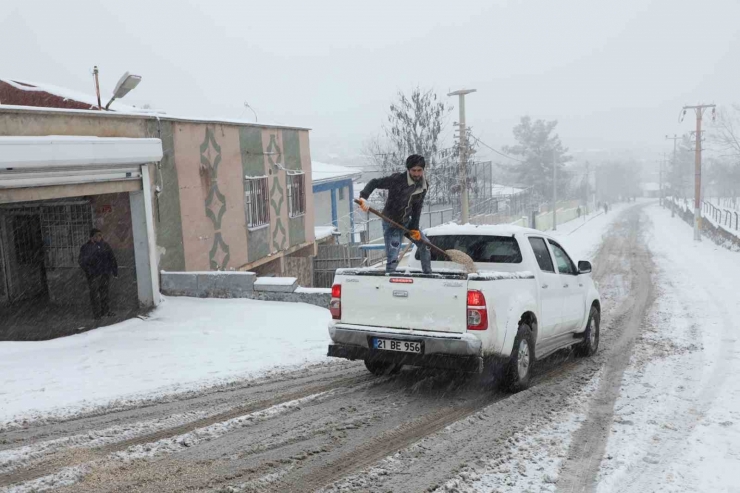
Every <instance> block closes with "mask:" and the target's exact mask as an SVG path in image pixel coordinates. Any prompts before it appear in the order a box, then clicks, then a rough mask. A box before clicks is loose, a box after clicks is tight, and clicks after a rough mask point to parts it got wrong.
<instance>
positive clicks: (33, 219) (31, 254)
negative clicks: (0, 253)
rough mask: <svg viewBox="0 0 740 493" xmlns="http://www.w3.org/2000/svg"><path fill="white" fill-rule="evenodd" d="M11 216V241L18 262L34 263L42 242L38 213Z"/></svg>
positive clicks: (37, 258)
mask: <svg viewBox="0 0 740 493" xmlns="http://www.w3.org/2000/svg"><path fill="white" fill-rule="evenodd" d="M12 217H13V243H14V246H15V258H16V260H17V261H18V263H19V264H35V263H37V262H38V260H39V252H40V251H41V250H42V248H43V246H44V244H43V241H42V239H41V222H40V220H39V216H38V215H29V214H23V215H18V216H12Z"/></svg>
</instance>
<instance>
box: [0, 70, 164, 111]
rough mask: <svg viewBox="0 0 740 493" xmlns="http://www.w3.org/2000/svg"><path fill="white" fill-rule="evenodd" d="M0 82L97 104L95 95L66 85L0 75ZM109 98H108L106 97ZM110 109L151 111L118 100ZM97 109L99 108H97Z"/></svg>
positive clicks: (84, 102) (27, 89)
mask: <svg viewBox="0 0 740 493" xmlns="http://www.w3.org/2000/svg"><path fill="white" fill-rule="evenodd" d="M0 81H1V82H5V83H6V84H8V85H9V86H12V87H13V88H14V89H17V90H19V91H24V92H46V93H49V94H53V95H54V96H59V97H60V98H63V99H70V100H72V101H77V102H79V103H83V104H88V105H90V109H95V108H97V106H98V100H97V97H96V96H93V95H91V94H86V93H84V92H79V91H74V90H72V89H67V88H66V87H59V86H55V85H52V84H46V83H39V82H31V81H26V80H19V79H7V78H4V77H0ZM103 99H104V97H103V96H102V95H101V103H102V104H103V105H105V104H106V103H107V102H108V100H104V101H103ZM108 99H110V98H108ZM110 109H111V110H113V111H125V112H130V113H137V112H139V113H140V112H142V111H143V112H148V113H152V112H153V110H147V109H142V108H136V107H134V106H129V105H127V104H125V103H121V102H120V101H113V103H111V105H110ZM98 111H99V110H98Z"/></svg>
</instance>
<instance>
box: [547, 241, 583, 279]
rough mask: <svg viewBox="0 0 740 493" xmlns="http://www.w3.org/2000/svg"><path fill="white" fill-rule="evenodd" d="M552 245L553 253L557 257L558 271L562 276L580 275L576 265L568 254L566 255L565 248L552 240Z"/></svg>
mask: <svg viewBox="0 0 740 493" xmlns="http://www.w3.org/2000/svg"><path fill="white" fill-rule="evenodd" d="M550 245H551V246H552V253H553V254H554V255H555V262H556V263H557V264H558V271H559V272H560V273H561V274H570V275H573V276H575V275H576V274H578V270H577V269H576V266H575V264H574V263H573V261H572V260H571V259H570V257H568V254H567V253H565V250H563V247H561V246H560V245H558V244H557V243H555V242H554V241H552V240H550Z"/></svg>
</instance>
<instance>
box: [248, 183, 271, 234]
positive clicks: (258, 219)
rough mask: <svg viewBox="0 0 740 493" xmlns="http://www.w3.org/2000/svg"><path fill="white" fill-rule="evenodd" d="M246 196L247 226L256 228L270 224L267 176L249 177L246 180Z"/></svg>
mask: <svg viewBox="0 0 740 493" xmlns="http://www.w3.org/2000/svg"><path fill="white" fill-rule="evenodd" d="M244 196H245V197H244V207H245V208H246V210H247V227H248V228H249V229H254V228H259V227H262V226H265V225H267V224H270V207H269V200H268V195H267V177H266V176H264V177H259V178H250V177H247V178H246V179H245V180H244Z"/></svg>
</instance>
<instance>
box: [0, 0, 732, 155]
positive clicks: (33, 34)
mask: <svg viewBox="0 0 740 493" xmlns="http://www.w3.org/2000/svg"><path fill="white" fill-rule="evenodd" d="M96 64H97V65H98V66H99V67H100V70H101V86H102V90H103V92H104V93H105V94H109V93H110V91H111V90H112V88H113V86H114V85H115V83H116V81H117V79H118V78H119V77H120V75H121V74H122V73H123V72H125V71H127V70H128V71H130V72H132V73H136V74H139V75H141V76H142V77H143V80H142V82H141V84H140V85H139V87H137V88H136V89H135V91H133V92H131V93H130V94H129V95H128V96H127V97H126V99H125V102H127V103H130V104H136V105H139V104H144V103H149V104H151V105H152V106H153V107H155V108H158V109H162V110H164V111H166V112H168V113H172V114H184V115H194V116H211V117H230V118H236V117H240V116H241V117H242V118H245V119H247V118H248V119H252V118H253V116H252V113H251V112H249V111H247V110H245V108H244V107H243V103H244V101H248V102H249V104H250V105H252V106H253V107H254V108H255V109H256V110H257V113H258V116H259V120H260V121H261V122H275V123H283V124H291V125H299V126H306V127H310V128H312V129H313V130H312V133H311V142H312V153H313V157H314V158H317V159H324V160H331V157H332V156H333V155H334V154H337V155H339V156H348V155H352V154H359V153H360V151H361V148H362V144H363V142H365V141H366V140H367V139H368V138H370V137H372V136H373V135H375V134H377V133H379V131H380V128H381V125H382V124H383V122H384V119H385V115H386V113H387V110H388V105H389V103H390V102H391V101H392V100H393V98H394V96H395V94H396V92H397V91H399V90H401V91H406V92H408V91H410V90H411V88H412V87H414V86H416V85H419V86H421V87H422V88H432V89H435V90H436V91H437V92H438V93H439V94H440V95H443V94H446V93H447V92H448V90H455V89H459V88H475V89H477V90H478V92H477V93H475V94H473V95H471V96H469V97H468V100H467V105H466V106H467V120H468V123H469V124H470V125H472V126H473V127H474V131H475V133H476V134H477V135H478V136H479V137H480V138H481V139H482V140H483V141H484V142H486V143H488V144H490V145H492V146H495V147H501V146H503V145H506V144H511V143H512V137H511V128H512V126H513V125H514V124H515V123H516V122H517V121H518V119H519V117H520V116H522V115H525V114H529V115H531V116H532V117H533V118H547V119H557V120H558V121H559V122H560V123H559V126H558V129H559V133H560V136H561V138H562V140H563V143H564V144H565V145H566V146H568V147H570V148H571V149H572V150H579V149H614V150H625V149H626V150H630V149H634V150H638V151H639V152H642V153H643V154H644V155H649V154H650V153H654V154H655V155H656V156H657V153H659V152H661V151H662V150H667V149H669V148H670V147H671V146H670V142H665V141H664V140H663V138H664V135H665V134H666V133H674V132H676V133H682V132H686V131H689V130H691V128H692V125H693V122H692V121H690V120H689V119H687V121H685V122H684V123H683V124H679V123H678V120H677V117H678V114H679V110H680V108H681V106H682V105H683V104H684V103H692V104H693V103H696V102H699V101H703V102H716V103H717V104H725V103H731V102H740V1H738V0H704V1H697V0H655V1H649V0H610V1H602V0H525V1H506V0H497V1H492V0H481V1H460V0H457V1H454V2H453V1H446V2H435V1H430V0H413V1H411V0H393V1H386V0H373V1H366V2H355V1H349V0H336V1H334V0H332V1H323V0H311V1H306V0H300V1H291V0H282V1H260V2H256V1H248V0H242V1H237V0H233V1H226V0H218V1H214V0H209V1H194V0H193V1H189V2H186V1H177V2H175V1H171V2H168V1H163V0H146V1H142V0H126V1H123V2H121V1H119V2H113V1H109V2H104V1H101V0H79V1H73V0H69V1H58V0H47V1H29V0H3V2H2V8H1V9H0V77H7V78H17V79H21V80H30V81H37V82H47V83H51V84H55V85H59V86H65V87H69V88H71V89H76V90H80V91H85V92H88V93H93V92H94V89H93V84H92V77H91V70H92V67H93V65H96ZM451 102H453V103H455V104H456V100H454V99H453V100H452V101H451ZM456 111H457V110H455V113H454V115H455V116H454V117H453V118H451V120H450V123H451V122H452V121H453V120H456V119H457V117H456V114H457V113H456ZM448 134H449V136H448V140H449V139H451V136H452V126H451V125H450V126H449V127H448ZM334 162H339V163H341V159H339V158H335V159H334Z"/></svg>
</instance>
